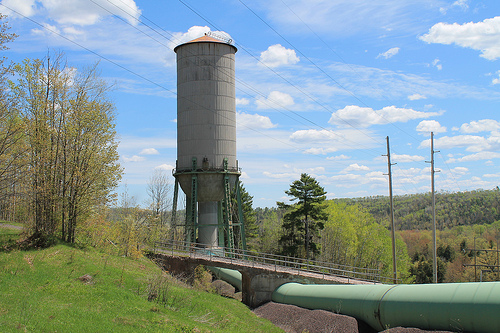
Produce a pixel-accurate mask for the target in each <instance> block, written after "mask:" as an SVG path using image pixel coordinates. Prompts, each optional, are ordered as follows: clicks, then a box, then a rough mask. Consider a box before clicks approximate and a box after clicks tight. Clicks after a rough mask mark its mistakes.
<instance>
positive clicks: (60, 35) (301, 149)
mask: <svg viewBox="0 0 500 333" xmlns="http://www.w3.org/2000/svg"><path fill="white" fill-rule="evenodd" d="M0 5H1V6H3V7H5V8H7V9H9V10H11V11H12V12H14V13H16V14H17V15H19V16H21V17H23V18H25V19H27V20H29V21H31V22H32V23H33V24H36V25H38V26H39V27H41V28H43V29H45V30H47V31H49V32H51V33H53V34H55V35H57V36H59V37H61V38H63V39H65V40H66V41H69V42H71V43H73V44H75V45H77V46H78V47H80V48H82V49H84V50H86V51H87V52H90V53H92V54H94V55H95V56H97V57H99V58H101V59H103V60H105V61H107V62H109V63H111V64H113V65H115V66H117V67H119V68H121V69H123V70H125V71H126V72H128V73H130V74H132V75H135V76H137V77H139V78H141V79H143V80H145V81H147V82H149V83H151V84H153V85H155V86H157V87H159V88H161V89H163V90H165V91H167V92H169V93H171V94H173V95H176V96H177V94H176V93H175V92H174V91H172V90H170V89H168V88H167V87H165V86H163V85H161V84H159V83H157V82H155V81H153V80H151V79H149V78H147V77H145V76H143V75H141V74H139V73H136V72H135V71H133V70H131V69H129V68H127V67H125V66H123V65H120V64H119V63H117V62H116V61H113V60H111V59H110V58H108V57H105V56H103V55H101V54H99V53H98V52H96V51H93V50H91V49H89V48H88V47H85V46H83V45H81V44H80V43H78V42H76V41H74V40H72V39H70V38H68V37H66V36H64V35H62V34H61V33H59V32H57V31H55V30H52V29H50V28H48V27H47V26H45V25H43V24H41V23H39V22H37V21H35V20H33V19H31V18H29V17H27V16H25V15H23V14H21V13H19V12H18V11H16V10H14V9H12V8H10V7H8V6H6V5H4V4H3V3H0ZM193 103H194V104H196V103H195V102H193ZM196 105H197V106H199V107H202V108H204V109H206V110H208V111H211V112H213V110H210V109H208V108H206V107H205V106H203V105H200V104H196ZM221 116H222V117H224V116H223V115H221ZM226 118H227V117H226ZM239 125H240V126H243V127H245V128H247V129H249V130H251V131H253V132H256V133H259V134H260V135H262V136H265V137H268V138H270V139H272V140H274V141H277V142H279V143H281V144H283V145H286V146H289V147H291V148H294V149H297V150H299V151H302V152H304V153H307V149H303V148H300V147H298V146H296V145H293V144H291V143H289V142H285V141H283V140H280V139H277V138H276V137H273V136H271V135H267V134H265V133H263V132H261V131H259V130H256V129H255V128H252V127H249V126H245V125H242V124H239ZM315 156H316V155H315ZM316 157H318V158H319V156H316ZM337 163H338V162H337ZM338 164H341V165H344V166H346V165H345V164H344V163H338Z"/></svg>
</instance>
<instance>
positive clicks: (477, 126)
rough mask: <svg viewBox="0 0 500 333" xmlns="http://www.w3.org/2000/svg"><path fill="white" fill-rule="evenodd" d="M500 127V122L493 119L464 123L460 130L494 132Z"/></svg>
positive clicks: (463, 131) (466, 131) (465, 131)
mask: <svg viewBox="0 0 500 333" xmlns="http://www.w3.org/2000/svg"><path fill="white" fill-rule="evenodd" d="M499 129H500V122H498V121H496V120H493V119H482V120H478V121H471V122H470V123H468V124H462V126H460V131H461V132H462V133H478V132H492V131H496V130H499Z"/></svg>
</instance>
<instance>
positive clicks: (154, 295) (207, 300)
mask: <svg viewBox="0 0 500 333" xmlns="http://www.w3.org/2000/svg"><path fill="white" fill-rule="evenodd" d="M19 232H20V231H19V230H14V229H8V228H3V227H1V226H0V332H282V331H281V330H280V329H278V328H276V327H275V326H273V325H272V324H271V323H270V322H269V321H267V320H264V319H261V318H258V317H257V316H255V315H254V314H253V313H252V312H251V311H250V310H249V309H248V308H246V307H245V306H244V305H243V304H242V303H240V302H238V301H236V300H234V299H227V298H223V297H221V296H218V295H215V294H211V293H207V292H203V291H198V290H195V289H193V288H191V287H189V286H187V285H185V284H184V283H182V282H180V281H178V280H176V279H174V278H172V277H171V276H170V275H168V274H165V273H163V272H162V271H161V270H160V269H159V268H158V267H157V266H156V265H155V264H154V263H152V262H151V261H149V260H147V259H146V258H141V259H137V260H133V259H130V258H124V257H117V256H113V255H109V254H104V253H101V252H99V251H97V250H95V249H79V248H76V247H72V246H68V245H67V244H59V245H56V246H53V247H50V248H48V249H44V250H32V251H20V250H8V249H6V247H5V245H6V244H9V243H10V244H12V243H13V242H14V241H15V239H16V237H17V235H18V234H19ZM84 275H89V276H91V278H90V279H89V278H88V277H87V278H83V276H84ZM148 298H149V299H151V301H148Z"/></svg>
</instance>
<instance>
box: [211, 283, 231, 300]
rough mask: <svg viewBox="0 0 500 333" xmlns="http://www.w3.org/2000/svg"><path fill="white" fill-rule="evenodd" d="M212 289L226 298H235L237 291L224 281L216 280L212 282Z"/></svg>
mask: <svg viewBox="0 0 500 333" xmlns="http://www.w3.org/2000/svg"><path fill="white" fill-rule="evenodd" d="M212 288H213V289H214V291H215V293H217V294H219V295H221V296H224V297H231V298H234V293H235V291H236V289H235V288H234V287H233V286H232V285H230V284H229V283H227V282H226V281H222V280H215V281H214V282H212Z"/></svg>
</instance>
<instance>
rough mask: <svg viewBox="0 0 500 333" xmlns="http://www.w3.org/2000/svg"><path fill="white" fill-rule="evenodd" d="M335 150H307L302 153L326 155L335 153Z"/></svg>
mask: <svg viewBox="0 0 500 333" xmlns="http://www.w3.org/2000/svg"><path fill="white" fill-rule="evenodd" d="M337 150H338V149H337V148H309V149H306V150H305V151H304V154H311V155H326V154H328V153H333V152H336V151H337Z"/></svg>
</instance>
